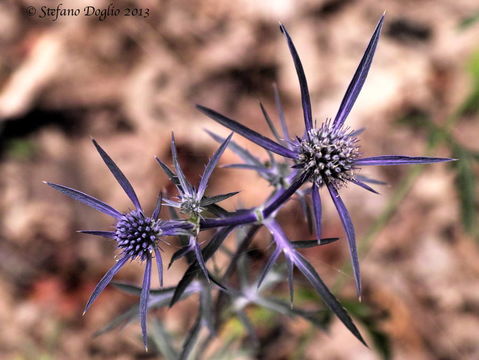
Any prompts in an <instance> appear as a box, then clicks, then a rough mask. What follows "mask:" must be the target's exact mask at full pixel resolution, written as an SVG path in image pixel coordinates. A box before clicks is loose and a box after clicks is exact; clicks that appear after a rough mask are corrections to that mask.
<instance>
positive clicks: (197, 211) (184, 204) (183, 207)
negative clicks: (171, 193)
mask: <svg viewBox="0 0 479 360" xmlns="http://www.w3.org/2000/svg"><path fill="white" fill-rule="evenodd" d="M232 136H233V133H231V134H230V136H228V138H226V139H224V140H223V141H222V144H221V145H220V147H219V148H218V149H217V150H216V152H215V153H214V154H213V156H212V157H211V159H210V160H209V161H208V164H207V165H206V167H205V171H204V173H203V176H202V177H201V181H200V184H199V186H198V188H197V189H196V188H195V187H194V186H193V185H191V184H190V182H189V181H188V180H187V178H186V176H185V174H184V172H183V170H182V168H181V166H180V163H179V161H178V153H177V149H176V143H175V137H174V135H172V136H171V156H172V158H173V165H174V167H175V171H176V173H175V172H173V171H172V170H171V169H170V168H169V167H168V165H166V164H165V163H163V162H162V161H161V160H160V159H159V158H156V161H157V162H158V164H159V165H160V166H161V168H162V169H163V171H164V172H165V173H166V175H167V176H168V177H169V178H170V180H171V181H173V183H174V184H175V186H176V188H177V190H178V193H179V195H178V199H177V201H174V200H168V199H165V200H164V202H165V205H168V206H171V207H174V208H177V209H179V210H180V212H181V213H182V214H184V215H186V216H187V217H188V219H189V220H190V221H192V222H193V223H198V221H199V219H200V218H201V216H202V212H203V211H204V210H205V209H206V208H207V207H208V205H212V204H215V203H217V202H220V201H223V200H225V199H227V198H229V197H231V196H234V195H236V194H237V192H232V193H228V194H224V195H217V196H213V197H206V196H205V192H206V188H207V186H208V181H209V179H210V176H211V174H212V173H213V170H214V168H215V167H216V165H217V164H218V161H219V159H220V157H221V155H222V154H223V152H224V151H225V149H226V147H227V146H228V144H229V142H230V140H231V137H232ZM197 230H198V231H199V228H198V229H197Z"/></svg>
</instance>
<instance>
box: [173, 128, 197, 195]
mask: <svg viewBox="0 0 479 360" xmlns="http://www.w3.org/2000/svg"><path fill="white" fill-rule="evenodd" d="M171 157H172V158H173V165H174V166H175V170H176V176H177V177H178V180H179V181H180V184H181V187H182V189H183V192H184V193H186V194H188V195H193V188H192V186H191V185H190V183H189V182H188V180H187V179H186V177H185V174H184V173H183V170H182V169H181V166H180V163H179V162H178V153H177V151H176V144H175V136H174V135H173V134H171Z"/></svg>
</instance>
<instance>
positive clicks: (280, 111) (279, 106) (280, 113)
mask: <svg viewBox="0 0 479 360" xmlns="http://www.w3.org/2000/svg"><path fill="white" fill-rule="evenodd" d="M273 89H274V103H275V105H276V111H277V112H278V116H279V122H280V123H281V130H282V131H283V138H284V139H285V140H286V141H288V140H289V139H290V138H289V132H288V126H287V125H286V118H285V117H284V110H283V105H282V104H281V97H280V96H279V91H278V87H277V86H276V84H273Z"/></svg>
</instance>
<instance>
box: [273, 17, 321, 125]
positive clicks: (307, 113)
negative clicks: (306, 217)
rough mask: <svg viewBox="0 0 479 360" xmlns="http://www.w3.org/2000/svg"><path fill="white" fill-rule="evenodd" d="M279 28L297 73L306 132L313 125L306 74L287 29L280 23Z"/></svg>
mask: <svg viewBox="0 0 479 360" xmlns="http://www.w3.org/2000/svg"><path fill="white" fill-rule="evenodd" d="M279 28H280V29H281V32H282V33H283V34H284V35H285V36H286V40H287V41H288V47H289V51H290V53H291V56H292V57H293V62H294V67H295V68H296V74H297V75H298V80H299V87H300V89H301V103H302V105H303V116H304V125H305V128H306V132H308V131H309V130H311V129H312V127H313V115H312V113H311V100H310V98H309V90H308V82H307V81H306V75H304V70H303V65H302V64H301V60H300V58H299V55H298V52H297V51H296V48H295V46H294V44H293V41H292V40H291V37H290V36H289V34H288V31H287V30H286V28H285V27H284V25H282V24H281V25H280V26H279Z"/></svg>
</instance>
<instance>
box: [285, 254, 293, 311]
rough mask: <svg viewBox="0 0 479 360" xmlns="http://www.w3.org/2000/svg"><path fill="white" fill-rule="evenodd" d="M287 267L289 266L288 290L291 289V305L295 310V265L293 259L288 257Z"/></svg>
mask: <svg viewBox="0 0 479 360" xmlns="http://www.w3.org/2000/svg"><path fill="white" fill-rule="evenodd" d="M286 265H287V266H288V288H289V304H290V307H291V309H292V308H293V300H294V283H293V280H294V264H293V261H291V258H290V257H289V256H288V257H287V258H286Z"/></svg>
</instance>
